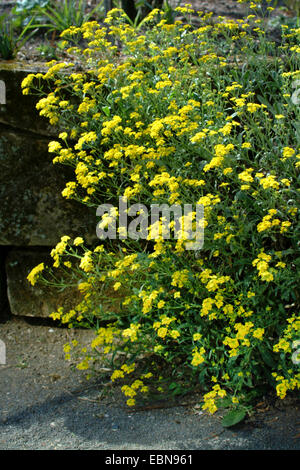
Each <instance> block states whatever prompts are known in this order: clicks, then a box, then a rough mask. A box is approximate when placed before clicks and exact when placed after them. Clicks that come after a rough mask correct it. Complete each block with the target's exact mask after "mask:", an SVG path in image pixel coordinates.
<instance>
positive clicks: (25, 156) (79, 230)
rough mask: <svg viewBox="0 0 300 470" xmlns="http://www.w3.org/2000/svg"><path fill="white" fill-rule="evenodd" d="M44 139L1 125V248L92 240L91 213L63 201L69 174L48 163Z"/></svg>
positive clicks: (49, 156)
mask: <svg viewBox="0 0 300 470" xmlns="http://www.w3.org/2000/svg"><path fill="white" fill-rule="evenodd" d="M48 141H49V140H48V139H46V138H44V137H41V136H38V135H35V134H31V133H27V132H20V131H16V130H14V129H7V128H2V129H1V126H0V200H1V205H0V245H14V246H27V245H36V246H52V245H56V243H57V242H58V241H59V240H60V238H61V236H63V235H69V236H70V237H76V236H81V237H83V238H84V239H85V240H86V241H87V242H88V243H90V242H92V241H95V240H96V223H97V218H96V211H95V210H94V209H89V208H87V207H86V206H83V205H82V204H80V203H79V202H76V201H69V200H66V199H65V198H63V196H62V195H61V191H62V190H63V189H64V187H65V184H66V182H67V181H71V180H74V173H73V171H72V170H71V169H70V168H68V167H65V166H62V165H60V164H56V165H54V164H53V163H52V158H53V155H52V154H49V153H48Z"/></svg>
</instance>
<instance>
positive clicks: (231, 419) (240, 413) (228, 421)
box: [222, 409, 246, 428]
mask: <svg viewBox="0 0 300 470" xmlns="http://www.w3.org/2000/svg"><path fill="white" fill-rule="evenodd" d="M245 416H246V411H245V410H242V409H236V410H232V411H229V412H228V413H227V414H226V415H225V416H224V417H223V419H222V426H224V428H230V427H231V426H234V425H235V424H237V423H240V422H241V421H243V419H244V418H245Z"/></svg>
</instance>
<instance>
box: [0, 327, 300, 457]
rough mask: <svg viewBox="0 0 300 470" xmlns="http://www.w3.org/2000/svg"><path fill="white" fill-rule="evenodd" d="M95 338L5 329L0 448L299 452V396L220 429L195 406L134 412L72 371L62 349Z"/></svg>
mask: <svg viewBox="0 0 300 470" xmlns="http://www.w3.org/2000/svg"><path fill="white" fill-rule="evenodd" d="M90 335H91V333H90V332H89V331H84V330H77V331H70V330H67V329H62V328H55V327H52V326H41V325H34V324H32V323H30V322H29V321H28V320H25V319H22V318H10V319H9V320H8V321H6V322H5V323H2V324H0V339H2V340H3V341H5V343H6V348H7V359H6V365H2V366H0V449H2V450H4V449H26V450H29V449H34V450H40V449H63V450H66V449H70V450H71V449H85V450H91V449H103V450H108V449H109V450H133V449H137V450H148V449H153V450H154V449H156V450H162V449H163V450H194V449H196V450H200V449H202V450H204V449H205V450H210V449H224V450H225V449H226V450H235V449H240V450H246V449H247V450H249V449H251V450H254V449H257V450H258V449H289V450H291V449H294V450H296V449H300V412H299V410H300V400H299V399H293V400H290V402H289V403H288V404H285V405H283V403H281V402H280V403H278V404H277V408H276V409H274V408H270V406H268V405H267V403H262V404H260V405H259V409H258V410H257V412H256V414H255V415H254V416H253V417H252V418H250V419H249V420H248V421H247V422H245V423H243V424H240V425H237V426H236V427H234V428H231V429H223V428H222V426H221V422H220V421H221V415H220V414H218V413H216V414H215V415H213V416H210V415H208V414H206V413H204V412H202V411H201V410H200V409H199V408H198V407H197V406H195V405H193V406H185V407H184V406H177V407H173V408H162V409H152V410H148V411H138V412H134V411H132V410H131V409H129V408H128V407H126V405H125V402H124V398H123V397H122V396H121V395H120V394H119V392H118V391H117V390H113V392H112V393H111V394H109V395H106V396H105V397H103V389H104V387H103V384H101V383H100V382H99V381H98V383H97V381H94V382H92V383H91V382H87V381H86V380H85V379H84V377H83V374H81V373H80V372H79V371H72V370H70V368H69V366H68V365H67V363H66V362H65V361H64V354H63V352H62V346H63V344H64V343H65V342H66V341H67V340H68V339H69V338H70V337H71V338H75V337H76V338H77V339H79V340H80V341H81V342H83V343H84V342H88V340H89V338H90Z"/></svg>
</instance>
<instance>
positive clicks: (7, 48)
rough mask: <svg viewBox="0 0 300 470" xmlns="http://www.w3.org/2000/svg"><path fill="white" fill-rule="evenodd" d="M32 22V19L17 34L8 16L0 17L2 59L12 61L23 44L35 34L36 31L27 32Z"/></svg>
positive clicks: (0, 50)
mask: <svg viewBox="0 0 300 470" xmlns="http://www.w3.org/2000/svg"><path fill="white" fill-rule="evenodd" d="M33 20H34V18H32V19H31V20H30V21H29V23H28V24H27V25H26V26H25V27H24V28H23V29H22V30H21V32H20V33H17V28H16V26H15V24H14V22H13V21H12V20H11V18H10V17H9V16H8V15H2V16H1V17H0V57H1V58H2V59H4V60H11V59H14V58H15V56H16V54H17V52H18V50H19V49H20V48H21V47H22V46H23V44H25V42H26V41H28V40H29V39H30V38H31V37H32V36H33V35H34V34H35V33H36V30H34V31H31V32H29V30H30V28H31V25H32V23H33ZM26 33H27V34H26Z"/></svg>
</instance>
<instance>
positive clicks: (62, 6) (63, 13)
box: [33, 0, 104, 32]
mask: <svg viewBox="0 0 300 470" xmlns="http://www.w3.org/2000/svg"><path fill="white" fill-rule="evenodd" d="M33 11H34V12H36V13H37V14H40V15H41V16H43V17H45V18H46V22H44V23H43V24H40V25H39V27H44V28H47V29H48V30H50V31H59V32H62V31H64V30H65V29H67V28H69V27H70V26H77V27H80V26H81V25H82V24H83V23H85V22H87V21H89V20H90V19H91V18H93V17H94V16H95V15H96V14H97V15H101V14H102V15H103V13H104V8H103V0H102V1H101V2H99V4H98V5H97V6H96V7H95V8H94V9H93V10H92V11H89V12H87V9H86V0H75V1H74V0H62V1H61V2H59V3H58V2H55V3H53V2H50V3H47V4H46V5H45V6H43V7H42V6H40V5H37V6H35V7H34V9H33Z"/></svg>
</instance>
